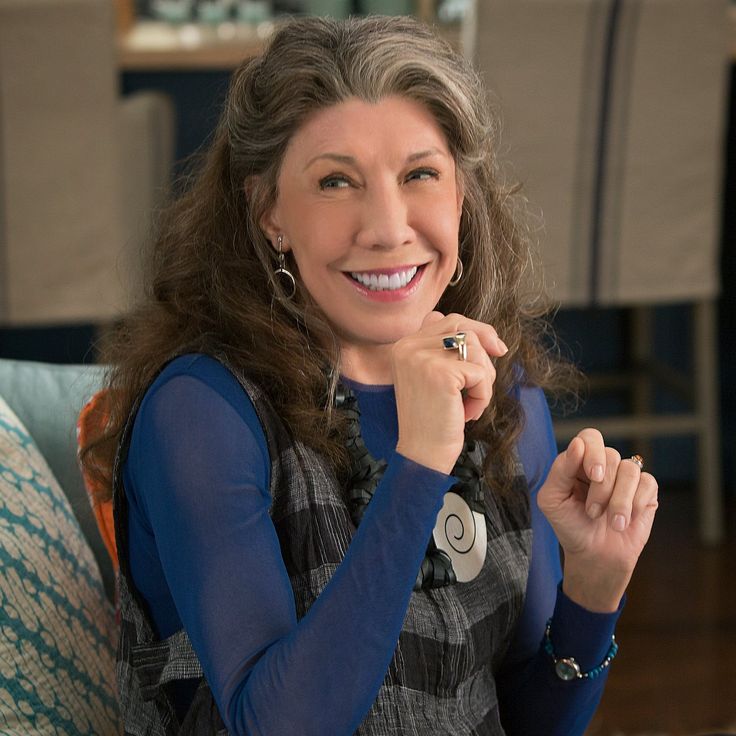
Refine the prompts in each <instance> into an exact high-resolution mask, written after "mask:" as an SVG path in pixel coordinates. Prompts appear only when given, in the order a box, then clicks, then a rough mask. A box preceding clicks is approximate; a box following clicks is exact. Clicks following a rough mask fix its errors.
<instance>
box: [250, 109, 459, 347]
mask: <svg viewBox="0 0 736 736" xmlns="http://www.w3.org/2000/svg"><path fill="white" fill-rule="evenodd" d="M462 201H463V197H462V192H461V187H460V185H459V182H458V179H457V176H456V171H455V162H454V160H453V157H452V155H451V154H450V151H449V148H448V145H447V141H446V140H445V137H444V134H443V133H442V131H441V129H440V128H439V126H438V125H437V123H436V121H435V119H434V118H433V116H432V115H431V114H430V112H429V111H428V110H427V109H426V108H425V107H424V106H423V105H421V104H420V103H418V102H415V101H413V100H409V99H406V98H402V97H387V98H385V99H383V100H381V101H380V102H378V103H376V104H370V103H367V102H364V101H362V100H359V99H357V98H353V99H350V100H348V101H346V102H343V103H340V104H337V105H334V106H332V107H330V108H326V109H324V110H321V111H319V112H317V113H315V114H314V115H313V116H312V117H310V118H309V119H308V120H307V122H306V123H305V124H304V125H303V126H302V127H301V128H300V129H299V130H298V131H297V133H296V134H295V135H294V137H293V138H292V139H291V141H290V143H289V146H288V148H287V150H286V154H285V156H284V161H283V164H282V168H281V171H280V173H279V181H278V199H277V201H276V204H275V206H274V207H273V209H272V210H271V211H270V213H269V214H268V215H267V216H266V218H264V221H263V223H262V224H263V226H264V229H265V230H266V232H267V234H268V236H269V238H270V240H271V242H272V243H273V244H274V245H275V244H276V242H277V237H278V235H282V236H283V247H284V250H285V251H291V252H292V254H293V257H294V259H295V261H296V263H297V265H298V267H299V278H301V279H302V280H303V282H304V285H305V286H306V288H307V290H308V291H309V293H310V294H311V296H312V298H313V299H314V300H315V302H317V304H318V305H319V306H320V307H321V309H322V310H323V311H324V313H325V314H326V316H327V318H328V319H329V321H330V322H331V324H332V325H333V327H334V328H335V330H336V331H337V333H338V335H339V336H340V339H341V340H342V342H343V346H344V347H348V346H351V347H359V346H375V345H385V344H389V343H393V342H395V341H396V340H398V339H399V338H401V337H404V336H406V335H408V334H413V333H414V332H416V331H417V330H418V329H419V327H420V326H421V324H422V320H423V319H424V317H425V316H426V315H427V314H428V313H429V312H431V311H432V310H433V309H434V307H435V306H436V304H437V302H438V301H439V299H440V297H441V295H442V293H443V292H444V290H445V288H446V287H447V284H448V282H449V281H450V279H451V278H452V277H453V274H454V272H455V267H456V264H457V254H458V232H459V227H460V215H461V212H462Z"/></svg>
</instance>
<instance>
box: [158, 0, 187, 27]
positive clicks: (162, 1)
mask: <svg viewBox="0 0 736 736" xmlns="http://www.w3.org/2000/svg"><path fill="white" fill-rule="evenodd" d="M193 5H194V2H193V0H151V3H150V5H149V7H150V10H151V14H152V16H153V17H154V18H156V20H161V21H164V22H166V23H174V24H178V23H187V22H189V21H190V20H191V19H192V7H193Z"/></svg>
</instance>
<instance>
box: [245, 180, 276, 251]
mask: <svg viewBox="0 0 736 736" xmlns="http://www.w3.org/2000/svg"><path fill="white" fill-rule="evenodd" d="M259 182H260V177H258V176H249V177H247V178H246V180H245V182H244V183H243V189H244V190H245V198H246V200H247V201H248V206H251V203H252V201H253V197H254V195H255V190H256V187H257V186H258V184H259ZM258 227H260V228H261V230H262V231H263V233H264V234H265V236H266V237H267V238H268V239H269V240H270V241H271V244H272V245H273V246H274V247H276V246H275V244H276V238H277V237H278V234H279V233H280V232H281V230H280V228H279V227H278V224H277V223H276V222H275V221H274V217H273V208H270V209H269V210H268V211H266V212H265V213H264V215H263V216H262V217H261V218H260V220H259V221H258Z"/></svg>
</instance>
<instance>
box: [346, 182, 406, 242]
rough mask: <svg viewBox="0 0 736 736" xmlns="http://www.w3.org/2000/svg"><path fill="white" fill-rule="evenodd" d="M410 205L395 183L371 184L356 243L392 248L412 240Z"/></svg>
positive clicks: (363, 207) (364, 201)
mask: <svg viewBox="0 0 736 736" xmlns="http://www.w3.org/2000/svg"><path fill="white" fill-rule="evenodd" d="M409 215H410V211H409V205H408V202H407V201H406V198H405V197H404V195H403V193H402V191H401V188H400V186H399V185H398V184H396V183H395V182H393V183H387V184H382V185H380V186H379V185H376V186H374V187H372V188H371V189H370V190H369V191H368V192H366V195H365V197H364V199H363V203H362V212H361V222H360V231H359V232H358V235H357V238H356V242H357V244H358V245H359V246H361V247H363V248H383V249H392V248H398V247H400V246H402V245H407V244H409V243H411V242H412V241H413V239H414V230H413V229H412V227H411V226H410V224H409Z"/></svg>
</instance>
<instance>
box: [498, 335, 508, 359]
mask: <svg viewBox="0 0 736 736" xmlns="http://www.w3.org/2000/svg"><path fill="white" fill-rule="evenodd" d="M496 339H497V340H498V344H499V346H500V347H501V349H502V350H503V352H502V353H501V355H506V353H508V351H509V349H508V346H507V345H506V343H505V342H504V341H503V340H502V339H501V338H500V337H496Z"/></svg>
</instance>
